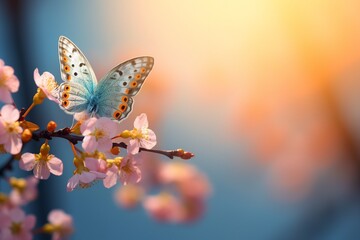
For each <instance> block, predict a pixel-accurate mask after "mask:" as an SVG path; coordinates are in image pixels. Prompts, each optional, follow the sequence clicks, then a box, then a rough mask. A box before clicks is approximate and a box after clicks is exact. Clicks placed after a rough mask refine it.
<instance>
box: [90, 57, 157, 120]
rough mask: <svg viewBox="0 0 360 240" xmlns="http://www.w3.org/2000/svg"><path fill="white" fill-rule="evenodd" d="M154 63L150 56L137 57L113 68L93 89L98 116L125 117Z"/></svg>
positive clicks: (119, 118)
mask: <svg viewBox="0 0 360 240" xmlns="http://www.w3.org/2000/svg"><path fill="white" fill-rule="evenodd" d="M153 65H154V59H153V58H152V57H138V58H134V59H131V60H128V61H126V62H124V63H121V64H120V65H118V66H116V67H115V68H113V69H112V70H111V71H110V72H109V73H108V74H107V75H106V76H105V77H104V78H102V80H100V81H99V83H98V85H97V87H96V89H95V97H96V99H97V107H98V108H97V112H96V115H97V116H99V117H109V118H113V119H116V120H119V121H120V120H121V119H123V118H125V117H126V116H127V115H128V114H129V113H130V112H131V110H132V104H133V99H132V97H133V96H135V95H136V94H137V93H138V92H139V90H140V88H141V87H142V85H143V83H144V81H145V79H146V77H147V76H148V75H149V73H150V71H151V69H152V67H153Z"/></svg>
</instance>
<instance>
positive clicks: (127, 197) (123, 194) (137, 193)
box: [115, 184, 144, 208]
mask: <svg viewBox="0 0 360 240" xmlns="http://www.w3.org/2000/svg"><path fill="white" fill-rule="evenodd" d="M143 196H144V189H143V188H142V187H141V186H139V185H136V184H128V185H126V186H123V187H121V188H119V189H118V190H117V191H116V193H115V200H116V202H117V203H118V204H119V205H121V206H122V207H124V208H133V207H135V206H136V205H137V204H138V203H139V202H140V201H141V200H142V198H143Z"/></svg>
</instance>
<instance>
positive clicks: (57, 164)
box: [19, 153, 63, 180]
mask: <svg viewBox="0 0 360 240" xmlns="http://www.w3.org/2000/svg"><path fill="white" fill-rule="evenodd" d="M19 166H20V168H21V169H23V170H25V171H31V170H33V172H34V176H35V177H36V178H38V179H44V180H45V179H48V178H49V176H50V173H52V174H54V175H56V176H60V175H62V172H63V163H62V161H61V160H60V159H59V158H57V157H55V156H54V155H52V154H50V155H49V154H48V153H45V154H43V153H39V154H34V153H24V154H23V155H21V159H20V161H19Z"/></svg>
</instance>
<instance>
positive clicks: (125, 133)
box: [120, 130, 131, 138]
mask: <svg viewBox="0 0 360 240" xmlns="http://www.w3.org/2000/svg"><path fill="white" fill-rule="evenodd" d="M130 136H131V132H130V131H129V130H124V131H123V132H122V133H121V134H120V137H122V138H129V137H130Z"/></svg>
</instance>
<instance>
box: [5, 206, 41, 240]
mask: <svg viewBox="0 0 360 240" xmlns="http://www.w3.org/2000/svg"><path fill="white" fill-rule="evenodd" d="M0 219H1V220H0V239H6V240H28V239H29V240H30V239H32V233H31V229H32V228H33V227H34V226H35V221H36V218H35V216H34V215H27V216H26V215H25V213H24V212H23V211H22V210H21V209H19V208H13V209H10V210H9V211H7V212H4V211H3V212H0Z"/></svg>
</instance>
